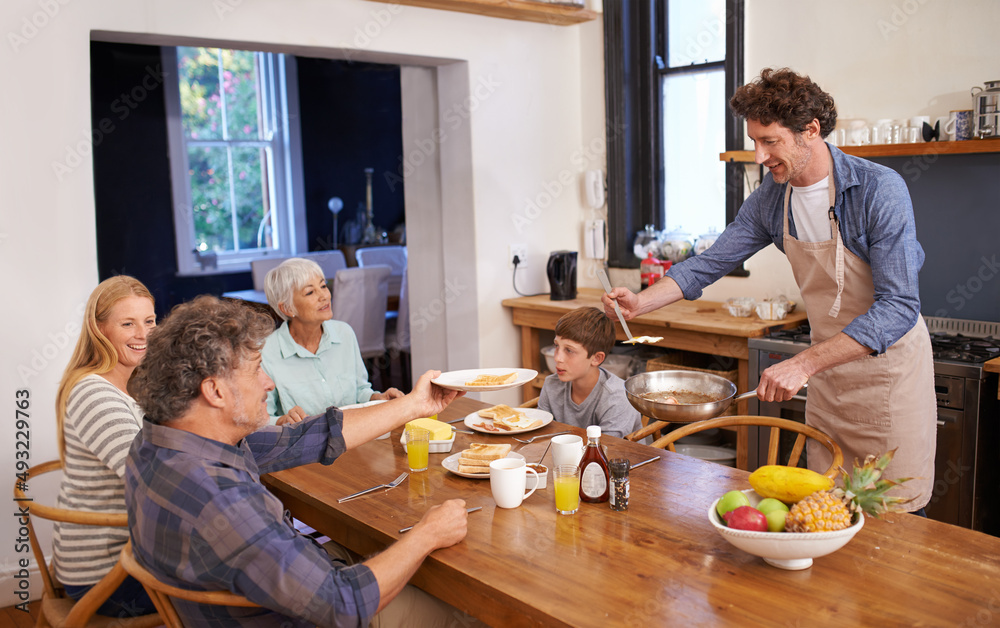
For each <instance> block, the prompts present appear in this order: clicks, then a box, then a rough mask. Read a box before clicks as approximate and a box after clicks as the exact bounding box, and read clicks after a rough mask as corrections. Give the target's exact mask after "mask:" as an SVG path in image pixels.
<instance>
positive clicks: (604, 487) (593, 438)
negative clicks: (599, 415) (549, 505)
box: [580, 425, 610, 504]
mask: <svg viewBox="0 0 1000 628" xmlns="http://www.w3.org/2000/svg"><path fill="white" fill-rule="evenodd" d="M608 476H609V472H608V457H607V456H605V455H604V449H602V448H601V426H600V425H590V426H587V448H586V449H585V450H584V451H583V458H582V459H581V460H580V501H582V502H588V503H591V504H596V503H600V502H606V501H608V497H609V495H610V492H609V490H608V488H609V482H608Z"/></svg>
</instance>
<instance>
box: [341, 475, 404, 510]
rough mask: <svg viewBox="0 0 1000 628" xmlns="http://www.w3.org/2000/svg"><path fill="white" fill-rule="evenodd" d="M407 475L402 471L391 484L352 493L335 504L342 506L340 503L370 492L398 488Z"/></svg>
mask: <svg viewBox="0 0 1000 628" xmlns="http://www.w3.org/2000/svg"><path fill="white" fill-rule="evenodd" d="M408 475H409V473H407V472H406V471H403V473H401V474H400V476H399V477H398V478H396V479H395V480H393V481H392V482H389V483H388V484H379V485H378V486H373V487H371V488H366V489H365V490H363V491H359V492H357V493H354V494H353V495H348V496H347V497H341V498H340V499H338V500H337V503H338V504H342V503H344V502H346V501H348V500H350V499H354V498H355V497H361V496H362V495H367V494H368V493H371V492H372V491H377V490H379V489H380V488H387V489H388V488H396V487H397V486H399V484H400V482H402V481H403V480H405V479H406V476H408Z"/></svg>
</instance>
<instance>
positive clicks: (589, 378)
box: [538, 307, 642, 437]
mask: <svg viewBox="0 0 1000 628" xmlns="http://www.w3.org/2000/svg"><path fill="white" fill-rule="evenodd" d="M555 345H556V355H555V358H556V372H555V373H554V374H552V375H549V376H548V377H546V378H545V384H544V385H543V386H542V393H541V395H539V397H538V407H539V408H541V409H542V410H546V411H548V412H551V413H552V414H553V416H555V418H556V420H557V421H562V422H563V423H569V424H570V425H576V426H577V427H583V428H586V427H587V426H588V425H600V426H601V433H602V434H610V435H611V436H618V437H624V436H625V435H626V434H630V433H632V432H634V431H636V430H637V429H639V428H640V427H642V422H641V420H640V415H639V411H638V410H636V409H635V408H633V407H632V404H630V403H629V402H628V398H627V397H626V396H625V382H624V381H622V379H621V378H620V377H618V376H617V375H613V374H612V373H609V372H607V371H606V370H604V369H603V368H601V363H603V362H604V358H605V357H607V355H608V354H609V353H611V349H612V347H614V345H615V328H614V324H613V323H612V322H611V321H610V320H609V319H608V317H606V316H605V315H604V312H602V311H601V310H598V309H597V308H593V307H581V308H578V309H576V310H573V311H572V312H570V313H569V314H566V315H564V316H563V317H562V318H560V319H559V322H557V323H556V340H555Z"/></svg>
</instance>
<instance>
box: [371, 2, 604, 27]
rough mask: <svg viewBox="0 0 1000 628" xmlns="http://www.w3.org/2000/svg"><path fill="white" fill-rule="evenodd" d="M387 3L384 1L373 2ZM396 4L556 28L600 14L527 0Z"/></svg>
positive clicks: (578, 22) (587, 20) (595, 17)
mask: <svg viewBox="0 0 1000 628" xmlns="http://www.w3.org/2000/svg"><path fill="white" fill-rule="evenodd" d="M370 1H371V2H385V0H370ZM396 3H397V4H402V5H406V6H411V7H424V8H426V9H441V10H443V11H460V12H462V13H473V14H475V15H485V16H487V17H501V18H505V19H508V20H522V21H527V22H541V23H543V24H553V25H555V26H568V25H570V24H580V23H581V22H589V21H590V20H595V19H597V12H595V11H591V10H590V9H585V8H581V7H575V6H569V5H562V4H547V3H544V2H529V1H528V0H396Z"/></svg>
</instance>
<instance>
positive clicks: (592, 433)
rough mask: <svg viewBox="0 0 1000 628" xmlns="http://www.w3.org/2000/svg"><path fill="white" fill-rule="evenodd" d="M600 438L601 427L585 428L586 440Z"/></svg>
mask: <svg viewBox="0 0 1000 628" xmlns="http://www.w3.org/2000/svg"><path fill="white" fill-rule="evenodd" d="M600 437H601V426H600V425H588V426H587V438H600Z"/></svg>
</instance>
